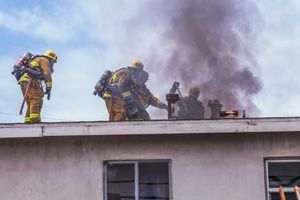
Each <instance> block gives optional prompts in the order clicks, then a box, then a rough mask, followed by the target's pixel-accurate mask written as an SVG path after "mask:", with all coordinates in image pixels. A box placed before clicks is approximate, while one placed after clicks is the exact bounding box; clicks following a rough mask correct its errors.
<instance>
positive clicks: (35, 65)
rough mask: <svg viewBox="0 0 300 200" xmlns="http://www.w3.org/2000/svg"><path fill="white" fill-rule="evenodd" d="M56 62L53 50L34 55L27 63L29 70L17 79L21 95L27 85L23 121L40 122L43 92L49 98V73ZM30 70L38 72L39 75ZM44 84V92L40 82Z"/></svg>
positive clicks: (50, 79)
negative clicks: (25, 108) (25, 109)
mask: <svg viewBox="0 0 300 200" xmlns="http://www.w3.org/2000/svg"><path fill="white" fill-rule="evenodd" d="M56 62H57V56H56V53H55V52H54V51H50V50H47V51H45V53H44V54H43V55H39V56H35V57H34V58H33V59H32V60H31V61H30V62H29V64H28V68H29V70H28V71H27V72H25V73H24V74H23V75H22V76H21V78H20V79H19V84H20V86H21V90H22V93H23V95H24V96H25V91H26V89H27V87H28V93H27V95H26V96H25V101H26V104H27V111H26V115H25V121H24V122H25V123H30V124H33V123H40V122H41V115H40V113H41V109H42V106H43V97H44V94H46V95H47V99H48V100H50V95H51V89H52V77H51V74H52V73H53V72H54V70H53V65H54V63H56ZM30 70H31V71H33V70H34V71H36V72H40V74H41V75H40V76H37V75H36V74H35V75H33V73H30ZM42 81H43V82H44V83H45V85H46V89H45V93H44V92H43V88H42V85H41V82H42Z"/></svg>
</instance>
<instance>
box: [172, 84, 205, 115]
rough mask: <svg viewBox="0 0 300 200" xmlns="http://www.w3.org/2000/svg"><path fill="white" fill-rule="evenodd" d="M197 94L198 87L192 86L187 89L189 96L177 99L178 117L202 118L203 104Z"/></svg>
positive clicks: (198, 91)
mask: <svg viewBox="0 0 300 200" xmlns="http://www.w3.org/2000/svg"><path fill="white" fill-rule="evenodd" d="M199 95H200V89H199V87H198V86H193V87H191V88H190V89H189V96H188V97H183V98H181V99H180V100H179V101H178V106H179V110H178V118H179V119H204V106H203V104H202V102H201V101H199V100H198V98H199Z"/></svg>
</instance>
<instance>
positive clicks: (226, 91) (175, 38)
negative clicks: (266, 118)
mask: <svg viewBox="0 0 300 200" xmlns="http://www.w3.org/2000/svg"><path fill="white" fill-rule="evenodd" d="M153 2H154V1H153ZM163 2H164V3H163V4H162V5H161V4H160V5H159V6H157V10H159V9H160V8H162V7H171V9H169V12H167V14H166V15H169V16H168V17H169V18H170V23H169V25H168V26H166V29H165V31H164V32H163V34H162V38H161V46H164V47H166V51H167V52H168V54H164V55H159V56H157V55H156V56H155V59H153V58H152V59H151V60H152V61H151V62H152V63H151V65H152V66H159V69H163V71H164V76H165V77H166V76H168V77H177V80H178V79H179V80H178V81H180V82H181V86H182V87H181V90H182V91H186V90H187V89H188V88H189V87H190V86H191V85H195V84H196V85H199V86H200V90H201V99H202V101H203V103H204V104H205V105H206V104H207V101H208V99H211V98H218V99H220V101H221V103H222V104H223V105H224V107H223V108H225V109H245V110H247V112H248V113H252V114H256V113H257V111H258V110H257V108H256V106H255V105H254V103H253V101H252V100H251V97H253V95H255V94H257V93H258V92H259V91H260V90H261V88H262V84H261V81H260V79H259V78H258V77H256V76H255V75H254V74H253V70H254V69H257V68H258V63H257V60H256V52H257V49H258V39H259V34H260V32H261V29H262V21H261V16H260V13H259V10H258V8H257V7H256V6H255V4H254V3H253V2H252V1H250V0H243V1H240V0H226V1H221V0H165V1H163ZM172 9H173V10H172ZM170 10H171V11H170ZM154 60H155V61H154ZM170 86H171V85H170ZM206 110H207V112H208V109H206Z"/></svg>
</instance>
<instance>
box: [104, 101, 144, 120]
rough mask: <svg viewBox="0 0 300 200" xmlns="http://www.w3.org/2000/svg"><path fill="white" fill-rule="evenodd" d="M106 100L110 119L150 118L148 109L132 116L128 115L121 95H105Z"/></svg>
mask: <svg viewBox="0 0 300 200" xmlns="http://www.w3.org/2000/svg"><path fill="white" fill-rule="evenodd" d="M104 101H105V106H106V109H107V111H108V114H109V121H125V120H126V121H131V120H132V121H135V120H150V116H149V114H148V112H147V111H143V112H139V113H137V114H135V115H133V116H130V117H129V116H127V112H126V107H125V102H124V101H123V99H122V98H121V97H104Z"/></svg>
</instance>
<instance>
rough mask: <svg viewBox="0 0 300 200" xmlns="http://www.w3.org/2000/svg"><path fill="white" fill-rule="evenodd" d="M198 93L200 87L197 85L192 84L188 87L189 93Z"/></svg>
mask: <svg viewBox="0 0 300 200" xmlns="http://www.w3.org/2000/svg"><path fill="white" fill-rule="evenodd" d="M199 94H200V88H199V87H198V86H192V87H191V88H190V89H189V95H191V96H195V97H198V96H199Z"/></svg>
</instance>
